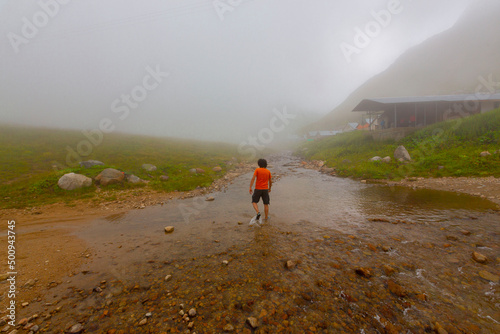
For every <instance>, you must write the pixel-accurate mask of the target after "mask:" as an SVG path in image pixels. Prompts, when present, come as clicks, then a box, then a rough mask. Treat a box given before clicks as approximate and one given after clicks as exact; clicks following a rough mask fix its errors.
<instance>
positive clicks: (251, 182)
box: [250, 174, 255, 194]
mask: <svg viewBox="0 0 500 334" xmlns="http://www.w3.org/2000/svg"><path fill="white" fill-rule="evenodd" d="M253 181H255V174H254V176H253V177H252V181H250V194H251V193H252V186H253Z"/></svg>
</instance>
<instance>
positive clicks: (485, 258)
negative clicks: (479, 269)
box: [472, 252, 488, 263]
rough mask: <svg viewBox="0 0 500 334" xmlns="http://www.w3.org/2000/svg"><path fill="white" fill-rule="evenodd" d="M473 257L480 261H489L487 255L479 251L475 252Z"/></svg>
mask: <svg viewBox="0 0 500 334" xmlns="http://www.w3.org/2000/svg"><path fill="white" fill-rule="evenodd" d="M472 258H473V259H474V261H476V262H478V263H486V262H487V261H488V258H487V257H486V256H484V255H483V254H481V253H478V252H473V253H472Z"/></svg>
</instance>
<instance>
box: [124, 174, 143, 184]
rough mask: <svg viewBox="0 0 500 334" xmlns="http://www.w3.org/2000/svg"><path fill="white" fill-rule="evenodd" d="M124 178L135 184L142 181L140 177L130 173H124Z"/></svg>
mask: <svg viewBox="0 0 500 334" xmlns="http://www.w3.org/2000/svg"><path fill="white" fill-rule="evenodd" d="M125 179H126V180H127V182H130V183H132V184H137V183H142V182H144V180H143V179H141V178H140V177H138V176H135V175H132V174H126V175H125Z"/></svg>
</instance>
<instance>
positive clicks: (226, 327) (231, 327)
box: [224, 324, 234, 332]
mask: <svg viewBox="0 0 500 334" xmlns="http://www.w3.org/2000/svg"><path fill="white" fill-rule="evenodd" d="M232 331H234V326H233V325H231V324H227V325H226V326H224V332H232Z"/></svg>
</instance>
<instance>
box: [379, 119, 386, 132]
mask: <svg viewBox="0 0 500 334" xmlns="http://www.w3.org/2000/svg"><path fill="white" fill-rule="evenodd" d="M380 127H381V128H382V130H383V129H385V119H383V120H381V121H380Z"/></svg>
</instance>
